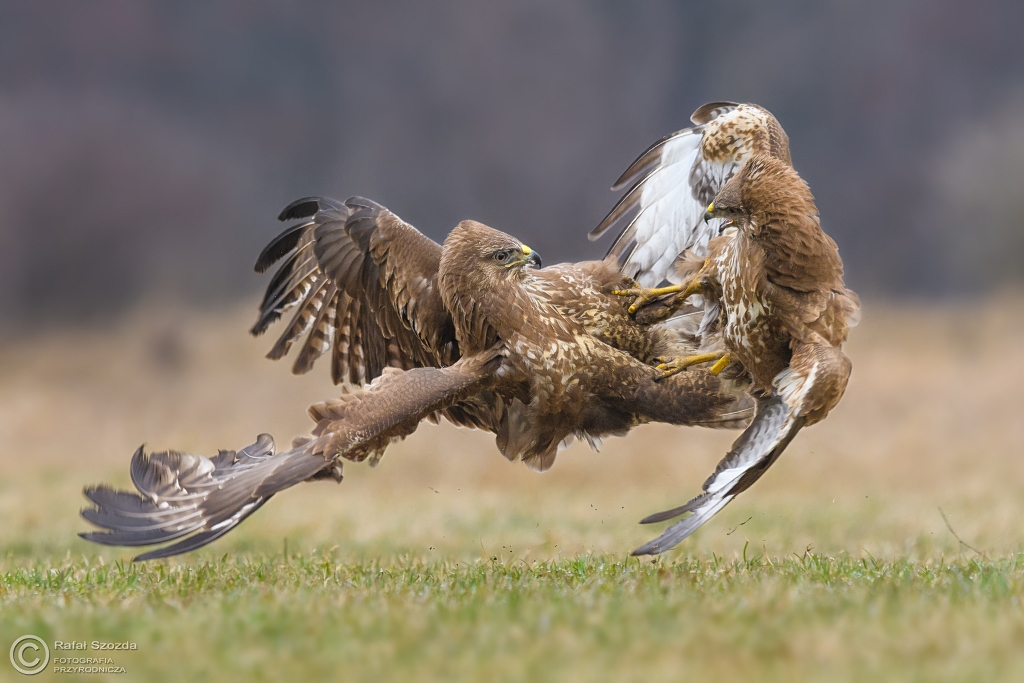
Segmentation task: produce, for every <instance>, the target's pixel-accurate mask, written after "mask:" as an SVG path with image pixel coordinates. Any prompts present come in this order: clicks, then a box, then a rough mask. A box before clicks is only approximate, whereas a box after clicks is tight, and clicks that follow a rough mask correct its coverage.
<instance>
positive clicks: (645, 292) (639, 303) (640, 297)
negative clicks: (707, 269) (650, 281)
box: [612, 285, 683, 315]
mask: <svg viewBox="0 0 1024 683" xmlns="http://www.w3.org/2000/svg"><path fill="white" fill-rule="evenodd" d="M682 289H683V288H682V286H681V285H669V286H668V287H657V288H655V289H649V288H647V287H632V288H630V289H613V290H612V294H614V295H615V296H632V297H636V298H635V299H634V300H633V303H632V304H630V306H629V314H630V315H633V314H634V313H636V312H637V309H639V308H641V307H643V306H646V305H647V304H649V303H651V302H652V301H654V300H655V299H657V298H658V297H662V296H665V295H666V294H675V293H676V292H680V291H682Z"/></svg>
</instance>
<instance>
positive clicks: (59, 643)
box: [53, 640, 139, 650]
mask: <svg viewBox="0 0 1024 683" xmlns="http://www.w3.org/2000/svg"><path fill="white" fill-rule="evenodd" d="M53 649H54V650H138V649H139V646H138V644H137V643H133V642H131V641H128V640H126V641H124V642H121V643H111V642H107V641H103V640H94V641H92V642H88V641H85V640H55V641H53Z"/></svg>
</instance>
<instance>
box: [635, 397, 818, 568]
mask: <svg viewBox="0 0 1024 683" xmlns="http://www.w3.org/2000/svg"><path fill="white" fill-rule="evenodd" d="M804 421H805V418H804V417H803V416H800V415H799V414H798V412H797V410H796V409H794V408H793V407H792V406H791V405H789V404H788V403H787V402H786V401H785V400H784V399H783V398H782V397H781V396H779V395H775V394H773V395H772V396H769V397H767V398H764V399H761V400H760V401H759V402H758V405H757V412H756V414H755V415H754V419H753V421H752V422H751V423H750V426H749V427H747V428H746V429H745V430H744V431H743V433H742V434H741V435H740V436H739V438H738V439H736V442H735V443H733V446H732V449H731V450H730V451H729V452H728V453H727V454H726V456H725V458H723V459H722V461H721V462H720V463H718V466H717V467H716V468H715V471H714V473H713V474H712V475H711V476H710V477H708V479H707V481H705V482H704V487H703V488H704V492H703V493H701V494H700V495H699V496H697V497H696V498H694V499H692V500H690V501H689V502H687V503H686V504H684V505H681V506H679V507H677V508H673V509H671V510H666V511H664V512H659V513H656V514H653V515H649V516H648V517H645V518H644V519H643V520H641V522H640V523H641V524H653V523H656V522H664V521H666V520H669V519H672V518H674V517H678V516H679V515H682V514H686V513H691V514H690V516H689V517H686V518H685V519H683V520H681V521H679V522H676V523H675V524H673V525H672V526H670V527H669V528H668V529H666V530H665V532H664V533H662V534H661V535H660V536H658V538H656V539H654V540H653V541H651V542H649V543H646V544H644V545H642V546H640V547H639V548H637V549H636V550H634V551H633V555H657V554H660V553H663V552H665V551H666V550H670V549H672V548H674V547H675V546H676V545H678V544H679V543H681V542H682V541H683V540H684V539H686V538H687V537H688V536H690V534H692V533H693V532H694V531H696V530H697V529H699V528H700V527H701V526H703V524H704V523H705V522H707V521H708V520H709V519H711V517H713V516H714V515H715V513H717V512H718V511H719V510H721V509H722V508H723V507H725V506H726V505H728V504H729V502H730V501H731V500H732V499H733V498H735V497H736V496H737V495H739V494H740V493H742V492H743V491H745V490H747V489H748V488H749V487H750V486H751V485H752V484H753V483H754V482H755V481H757V480H758V479H759V478H760V477H761V475H762V474H764V473H765V472H766V471H767V470H768V468H769V467H771V466H772V464H773V463H774V462H775V461H776V460H777V459H778V457H779V456H780V455H781V454H782V451H784V450H785V448H786V446H787V445H789V442H790V441H791V440H792V439H793V437H794V436H796V433H797V432H798V431H800V428H801V427H802V426H803V424H804Z"/></svg>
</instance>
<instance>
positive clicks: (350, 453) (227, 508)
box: [81, 353, 500, 561]
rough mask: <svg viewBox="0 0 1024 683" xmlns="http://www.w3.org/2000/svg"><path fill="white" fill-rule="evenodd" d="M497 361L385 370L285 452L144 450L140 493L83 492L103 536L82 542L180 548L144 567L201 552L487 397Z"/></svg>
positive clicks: (136, 463) (135, 464)
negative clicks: (286, 493) (443, 415)
mask: <svg viewBox="0 0 1024 683" xmlns="http://www.w3.org/2000/svg"><path fill="white" fill-rule="evenodd" d="M498 362H500V358H499V357H498V356H497V355H496V354H494V353H491V354H489V355H487V354H480V355H476V356H472V357H470V358H466V359H463V360H461V361H459V362H457V363H455V364H454V365H452V366H450V367H446V368H416V369H412V370H409V371H405V372H403V371H401V370H397V369H393V368H389V369H386V370H385V371H384V372H383V374H382V375H381V376H380V377H379V378H377V379H376V380H375V381H374V382H372V383H371V384H370V385H368V386H366V387H364V388H362V389H359V390H357V391H355V392H352V393H349V394H346V395H345V396H343V398H342V399H339V400H337V401H328V402H326V403H320V404H316V405H314V406H312V407H311V408H310V414H311V415H312V416H313V418H314V419H315V420H316V422H317V424H316V427H315V429H314V431H313V437H312V438H307V439H302V440H300V441H297V442H296V443H295V445H294V448H292V449H291V450H290V451H287V452H284V453H277V454H275V452H274V441H273V439H272V438H271V437H270V436H269V435H267V434H261V435H260V436H259V438H258V439H257V440H256V443H255V444H253V445H251V446H249V447H247V448H244V449H242V450H241V451H239V452H238V453H235V452H233V451H222V452H221V453H220V454H219V455H217V456H215V457H213V458H205V457H203V456H200V455H191V454H187V453H178V452H175V451H168V452H163V453H154V454H151V455H147V454H146V453H145V452H143V450H142V448H139V450H137V451H136V452H135V455H134V456H133V457H132V463H131V476H132V483H133V484H135V488H136V489H137V491H138V493H131V492H128V491H118V490H115V489H113V488H111V487H109V486H105V485H101V486H93V487H88V488H86V489H85V496H86V497H87V498H88V499H89V500H90V501H92V502H93V503H94V504H95V506H96V507H93V508H86V509H84V510H82V516H83V517H84V518H85V519H87V520H88V521H89V522H92V523H93V524H95V525H96V526H98V527H101V528H103V529H106V531H93V532H88V533H83V534H81V535H82V537H83V538H85V539H87V540H90V541H94V542H96V543H102V544H105V545H120V546H142V545H154V544H157V543H165V542H168V541H175V540H177V541H178V542H177V543H173V544H171V545H169V546H165V547H162V548H158V549H156V550H152V551H150V552H147V553H143V554H141V555H139V556H138V557H136V558H135V559H136V560H138V561H142V560H152V559H157V558H161V557H170V556H171V555H178V554H180V553H184V552H188V551H190V550H195V549H196V548H199V547H202V546H204V545H206V544H207V543H211V542H212V541H215V540H216V539H218V538H220V537H221V536H223V535H224V534H226V533H227V532H228V531H230V530H231V529H233V528H235V527H236V526H238V525H239V524H240V523H241V522H242V521H243V520H245V518H246V517H248V516H249V515H251V514H252V513H253V512H255V511H256V510H258V509H259V508H260V507H261V506H262V505H263V504H264V503H266V502H267V501H268V500H269V499H270V498H271V497H272V496H273V495H274V494H275V493H277V492H278V491H281V490H283V489H286V488H288V487H290V486H294V485H295V484H297V483H299V482H301V481H305V480H307V479H309V478H321V477H333V478H335V479H336V480H338V481H340V480H341V465H340V463H338V462H336V460H337V458H339V457H344V458H348V459H351V460H362V459H364V458H366V457H368V456H373V457H379V454H380V453H381V452H383V450H384V448H386V447H387V445H388V444H389V443H391V442H392V441H394V440H395V439H399V438H403V437H405V436H407V435H408V434H411V433H412V432H413V431H414V430H415V429H416V427H417V425H418V424H419V422H420V421H421V420H422V419H423V418H424V417H426V416H428V415H431V414H433V413H435V412H437V411H439V410H443V409H445V408H449V407H451V406H454V405H456V404H457V403H458V402H459V401H460V400H463V399H466V398H470V397H472V395H473V394H474V393H476V392H478V391H480V390H481V389H482V388H483V387H484V386H485V385H486V383H487V382H488V381H489V380H490V377H491V375H492V373H493V371H494V370H495V368H496V365H497V363H498ZM178 539H181V540H178Z"/></svg>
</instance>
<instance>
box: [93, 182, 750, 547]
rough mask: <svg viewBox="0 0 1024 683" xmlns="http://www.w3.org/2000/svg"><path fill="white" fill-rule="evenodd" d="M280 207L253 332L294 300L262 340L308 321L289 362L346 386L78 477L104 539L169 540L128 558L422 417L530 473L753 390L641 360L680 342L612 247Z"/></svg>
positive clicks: (707, 419)
mask: <svg viewBox="0 0 1024 683" xmlns="http://www.w3.org/2000/svg"><path fill="white" fill-rule="evenodd" d="M282 218H284V219H290V218H300V219H308V220H303V221H302V222H300V223H298V224H297V225H295V226H294V227H292V228H289V229H288V230H286V231H285V232H284V233H282V234H281V235H280V236H279V237H278V238H277V239H276V240H274V242H272V243H271V244H270V245H269V246H268V247H267V249H266V250H265V251H264V253H263V254H262V255H261V256H260V259H259V262H258V263H257V268H258V269H266V268H267V267H269V266H270V265H272V264H273V263H274V262H276V261H278V260H280V259H282V258H283V259H285V260H284V264H283V265H282V266H281V268H280V269H279V271H278V272H277V273H276V274H275V276H274V278H273V280H272V281H271V284H270V286H269V287H268V291H267V295H266V297H265V298H264V301H263V305H262V306H261V316H260V320H259V321H258V322H257V324H256V326H255V327H254V331H255V332H257V333H259V332H261V331H263V330H264V329H266V327H267V326H268V325H269V324H270V323H271V322H272V321H273V320H274V319H276V318H277V317H279V316H280V315H281V314H282V313H283V312H284V311H285V310H287V309H290V308H294V309H295V310H296V313H295V315H294V317H293V319H292V320H291V322H290V323H288V326H287V327H286V329H285V333H284V335H282V337H281V339H280V340H279V341H278V343H277V344H276V345H275V346H274V349H273V350H272V351H271V356H272V357H280V356H282V355H284V354H285V353H286V352H287V350H288V347H289V345H290V344H292V343H293V341H294V340H296V339H298V338H300V337H301V336H302V335H303V334H306V335H307V336H306V340H305V342H304V343H303V346H302V349H301V350H300V351H299V354H298V358H297V361H296V366H295V369H296V370H297V371H299V372H302V371H305V370H306V369H308V368H309V366H310V364H311V363H312V362H313V360H314V359H315V358H316V357H317V356H319V355H321V354H323V353H324V352H326V351H327V350H328V349H333V350H332V356H331V357H332V374H333V376H334V378H335V380H349V382H351V383H353V384H359V383H362V382H369V384H366V385H365V386H363V387H362V388H358V387H356V388H353V387H346V388H345V389H344V390H343V394H342V396H341V397H340V398H338V399H335V400H330V401H326V402H324V403H320V404H316V405H314V406H312V407H311V408H310V410H309V412H310V415H311V416H312V418H313V420H314V422H315V426H314V429H313V432H312V436H310V437H308V438H302V439H298V440H296V441H295V442H294V443H293V445H292V448H291V449H290V450H288V451H285V452H283V453H275V449H274V442H273V440H272V439H271V438H270V437H269V436H268V435H261V436H260V437H259V438H258V439H257V441H256V443H255V444H253V445H252V446H249V447H247V448H245V449H243V450H241V451H239V452H237V453H236V452H233V451H222V452H221V453H220V454H219V455H217V456H215V457H214V458H205V457H202V456H196V455H190V454H184V453H178V452H173V451H171V452H164V453H155V454H150V455H147V454H145V453H143V451H142V449H141V448H140V449H139V450H138V451H137V452H136V453H135V456H134V457H133V458H132V463H131V473H132V481H133V483H134V484H135V487H136V489H138V494H135V493H129V492H124V491H116V490H114V489H112V488H110V487H107V486H98V487H92V488H88V489H86V492H85V493H86V496H87V497H88V498H89V499H90V500H91V501H92V502H93V503H95V505H96V507H94V508H88V509H86V510H83V512H82V514H83V516H84V517H85V518H86V519H87V520H89V521H90V522H92V523H93V524H95V525H97V526H99V527H102V528H104V529H106V530H107V531H104V532H90V533H87V534H83V536H84V537H85V538H87V539H89V540H92V541H96V542H99V543H105V544H111V545H131V546H137V545H151V544H156V543H162V542H169V541H177V542H176V543H173V544H171V545H169V546H164V547H162V548H159V549H157V550H153V551H150V552H147V553H144V554H142V555H140V556H139V557H138V558H136V559H139V560H145V559H153V558H158V557H167V556H170V555H175V554H178V553H182V552H186V551H189V550H193V549H195V548H198V547H200V546H203V545H205V544H207V543H209V542H211V541H213V540H215V539H217V538H219V537H220V536H222V535H224V534H225V533H227V532H228V531H230V530H231V529H232V528H234V527H235V526H237V525H238V524H239V523H240V522H241V521H242V520H244V519H245V518H246V517H247V516H249V515H250V514H252V512H254V511H255V510H256V509H258V508H259V507H260V506H261V505H263V504H264V503H265V502H266V501H267V500H268V499H269V498H270V497H271V496H273V495H274V493H276V492H277V491H280V490H282V489H285V488H287V487H290V486H292V485H294V484H297V483H299V482H302V481H305V480H307V479H311V478H313V479H315V478H325V477H327V478H334V479H336V480H339V481H340V479H341V459H342V458H344V459H348V460H356V461H359V460H364V459H367V458H370V459H373V460H375V459H377V458H379V457H380V456H381V454H382V453H383V451H384V449H385V448H386V447H387V445H388V444H389V443H391V442H392V441H394V440H395V439H398V438H402V437H404V436H406V435H408V434H410V433H412V432H413V431H414V430H415V429H416V427H417V425H418V424H419V422H420V421H422V420H423V419H425V418H431V417H435V418H436V417H437V416H442V417H444V418H446V419H448V420H450V421H452V422H454V423H456V424H461V425H468V426H474V427H478V428H481V429H486V430H489V431H491V432H493V433H495V434H496V436H497V445H498V448H499V450H500V451H501V452H502V453H503V454H504V455H505V457H507V458H509V459H516V458H519V459H522V460H523V461H524V462H526V464H527V465H529V466H530V467H532V468H533V469H536V470H545V469H547V468H548V467H550V466H551V464H552V462H553V460H554V457H555V453H556V451H557V449H558V446H559V444H561V443H563V442H565V441H566V440H567V439H570V438H571V437H574V436H578V437H582V438H585V439H587V440H588V441H591V442H592V443H593V442H595V441H596V440H597V439H599V438H600V437H601V436H602V435H607V434H621V433H623V432H625V431H627V430H628V429H630V428H631V427H633V426H634V425H637V424H640V423H643V422H650V421H659V422H668V423H672V424H686V425H705V426H714V427H719V426H738V425H740V424H743V423H744V422H745V420H747V419H749V416H750V413H751V412H752V403H753V402H752V401H751V399H750V397H749V395H748V394H747V392H746V382H745V380H744V379H743V378H741V379H729V378H726V377H724V376H723V377H718V376H716V375H714V374H712V373H710V372H708V371H706V370H696V371H692V372H687V373H681V374H678V375H676V376H674V377H671V378H668V379H665V380H663V379H662V377H661V373H660V372H659V371H658V370H657V369H655V368H653V367H651V366H650V365H649V362H650V361H651V360H652V359H653V358H655V357H658V356H665V355H680V354H683V355H685V354H687V353H691V352H692V349H691V348H690V347H688V345H687V343H686V342H685V340H683V339H682V338H681V337H680V336H679V335H678V334H677V333H676V332H675V331H674V330H673V329H672V327H671V326H668V325H646V324H641V323H638V322H637V321H636V320H634V319H633V318H632V317H631V316H630V315H629V314H628V312H627V306H626V303H625V301H624V299H623V298H622V297H620V296H616V295H615V294H613V292H614V291H616V290H617V289H620V288H622V287H623V286H624V278H623V276H622V275H621V273H619V271H618V268H617V266H616V264H615V263H614V262H612V261H598V262H586V263H574V264H573V263H570V264H562V265H558V266H553V267H549V268H544V269H540V268H538V267H537V266H539V265H540V259H539V257H538V256H537V255H536V253H535V252H533V251H532V250H530V249H529V248H528V247H526V246H525V245H523V244H522V243H521V242H519V240H517V239H515V238H513V237H511V236H509V235H506V234H505V233H502V232H499V231H497V230H494V229H492V228H488V227H487V226H485V225H481V224H480V223H475V222H473V221H464V222H462V223H460V224H459V225H458V226H457V227H456V228H455V229H454V230H453V231H452V232H451V233H450V234H449V235H448V238H447V239H446V240H445V242H444V244H443V245H439V244H436V243H435V242H433V241H431V240H430V239H428V238H427V237H425V236H424V235H422V234H421V233H419V232H418V231H417V230H416V229H415V228H413V227H412V226H410V225H408V224H406V223H404V222H403V221H402V220H401V219H399V218H398V217H397V216H395V215H394V214H392V213H391V212H389V211H387V210H386V209H384V208H383V207H381V206H379V205H377V204H374V203H373V202H371V201H369V200H365V199H359V198H355V199H351V200H349V201H347V202H345V203H344V204H342V203H338V202H334V201H331V200H327V199H320V198H311V199H306V200H300V201H299V202H296V203H294V204H293V205H291V206H290V207H288V208H287V209H286V210H285V212H284V213H283V214H282Z"/></svg>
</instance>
